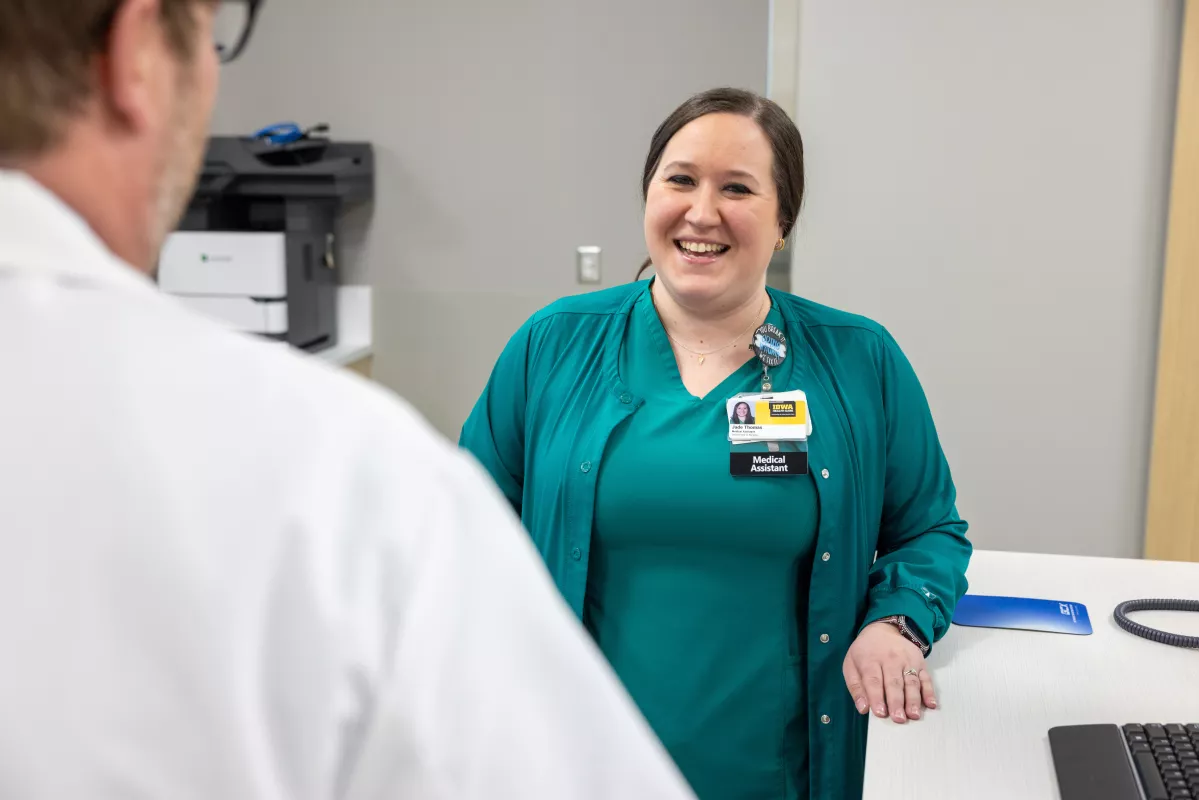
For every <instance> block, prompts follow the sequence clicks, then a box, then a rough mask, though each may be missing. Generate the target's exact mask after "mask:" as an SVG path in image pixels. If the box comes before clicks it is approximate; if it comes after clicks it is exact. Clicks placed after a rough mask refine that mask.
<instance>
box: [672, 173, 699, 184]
mask: <svg viewBox="0 0 1199 800" xmlns="http://www.w3.org/2000/svg"><path fill="white" fill-rule="evenodd" d="M666 182H667V183H675V184H678V185H679V186H694V185H695V181H693V180H691V177H690V176H688V175H671V176H670V177H669V178H667V179H666Z"/></svg>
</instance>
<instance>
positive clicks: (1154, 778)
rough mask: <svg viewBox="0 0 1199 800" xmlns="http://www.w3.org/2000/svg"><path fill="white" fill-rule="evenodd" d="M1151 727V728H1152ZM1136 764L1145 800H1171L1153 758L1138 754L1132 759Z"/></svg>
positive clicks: (1145, 754)
mask: <svg viewBox="0 0 1199 800" xmlns="http://www.w3.org/2000/svg"><path fill="white" fill-rule="evenodd" d="M1150 727H1151V726H1150ZM1132 761H1133V763H1134V764H1136V767H1137V773H1138V774H1140V776H1141V785H1142V786H1144V787H1145V800H1170V796H1169V795H1168V794H1166V784H1165V783H1164V782H1163V781H1162V775H1161V773H1160V772H1158V769H1157V764H1156V762H1154V760H1153V756H1151V755H1149V754H1148V753H1137V754H1136V755H1134V756H1133V757H1132Z"/></svg>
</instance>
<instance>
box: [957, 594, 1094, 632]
mask: <svg viewBox="0 0 1199 800" xmlns="http://www.w3.org/2000/svg"><path fill="white" fill-rule="evenodd" d="M953 623H954V624H955V625H964V626H966V627H971V628H1011V629H1015V630H1025V631H1046V632H1048V633H1069V634H1074V635H1077V636H1087V635H1089V634H1090V633H1091V632H1092V631H1091V618H1090V616H1089V615H1088V614H1087V607H1086V606H1084V605H1083V604H1082V603H1073V602H1067V601H1064V600H1042V599H1039V598H1034V597H998V596H995V595H983V594H967V595H965V596H964V597H962V599H961V600H959V601H958V604H957V608H956V609H955V610H954V612H953Z"/></svg>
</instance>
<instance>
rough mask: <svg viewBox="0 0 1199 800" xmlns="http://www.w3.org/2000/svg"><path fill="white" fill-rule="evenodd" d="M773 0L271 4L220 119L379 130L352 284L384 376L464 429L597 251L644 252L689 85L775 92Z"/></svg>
mask: <svg viewBox="0 0 1199 800" xmlns="http://www.w3.org/2000/svg"><path fill="white" fill-rule="evenodd" d="M768 18H769V2H768V0H737V1H736V2H728V0H606V1H605V2H601V3H597V2H594V0H591V1H590V2H583V0H516V1H515V2H504V3H495V2H478V1H476V2H466V3H462V2H443V1H440V0H423V1H422V2H416V1H415V0H408V1H407V2H400V1H399V0H397V1H395V2H382V1H381V0H341V2H337V3H330V2H327V0H288V1H287V2H286V3H282V2H275V3H268V4H266V7H265V11H264V13H263V16H262V19H261V21H260V26H259V28H258V29H257V31H256V32H255V35H254V39H253V41H252V43H251V46H250V48H249V50H248V51H247V52H246V54H245V56H244V57H243V58H242V59H241V60H240V61H238V62H236V63H234V64H232V65H229V66H228V67H226V68H225V72H224V73H223V76H222V77H223V85H222V94H221V98H220V101H219V104H218V109H217V114H216V120H215V125H214V128H215V132H217V133H221V134H245V133H250V132H252V131H253V130H255V129H256V128H258V127H261V126H263V125H266V124H269V123H272V122H277V121H282V120H295V121H296V122H299V123H300V124H301V125H305V124H313V123H316V122H328V123H329V124H330V125H331V126H332V135H333V136H335V137H338V138H345V139H365V140H370V141H372V142H373V143H374V144H375V146H376V149H377V158H378V178H377V185H378V196H377V199H376V202H375V204H374V207H373V209H372V210H371V211H369V212H363V213H362V214H360V215H358V216H356V217H352V218H351V220H350V223H351V225H350V227H351V235H350V236H349V237H348V239H347V245H348V247H347V252H346V253H345V254H344V256H343V262H344V263H345V269H346V274H345V275H343V280H344V281H345V282H347V283H368V284H371V285H372V286H373V287H374V293H375V317H376V322H375V341H376V355H375V375H376V377H377V378H378V379H379V380H380V381H381V382H382V383H384V384H386V385H388V386H391V387H392V388H394V389H395V390H397V391H398V392H400V393H401V394H402V395H404V396H405V397H407V398H408V399H409V400H410V401H412V402H413V403H414V404H415V405H416V406H417V407H418V409H419V410H420V411H421V412H423V413H424V414H425V416H427V417H428V418H429V419H430V420H431V421H432V422H433V423H434V424H435V425H436V426H437V427H438V428H440V429H441V430H442V431H443V432H445V433H446V434H447V435H450V436H453V437H456V436H457V431H458V428H459V427H460V426H461V424H462V422H463V420H464V419H465V416H466V414H467V413H468V411H469V409H470V406H471V404H472V403H473V402H474V399H475V397H476V396H477V395H478V392H479V391H480V389H481V388H482V386H483V383H484V382H485V380H486V378H487V375H488V372H489V371H490V368H491V365H492V363H493V361H494V359H495V357H496V355H497V354H498V353H499V350H500V348H501V347H502V346H503V344H504V342H505V341H506V340H507V338H508V337H509V336H510V335H511V334H512V332H513V331H514V330H515V329H516V327H517V326H518V325H519V324H520V323H521V322H522V321H523V320H524V319H525V318H526V317H527V316H528V315H529V314H531V313H532V312H533V311H535V310H536V309H538V308H539V307H541V306H543V305H545V304H546V303H548V302H551V301H553V300H554V299H556V298H558V297H560V296H562V295H566V294H573V293H577V292H580V291H586V290H589V289H593V288H597V287H595V286H583V285H580V284H579V283H578V282H577V281H576V271H575V249H576V248H577V247H578V246H580V245H598V246H600V247H602V248H603V256H602V285H604V286H610V285H615V284H619V283H624V282H627V281H629V280H631V279H632V277H633V275H634V273H635V272H636V269H637V267H638V265H639V264H640V262H641V261H642V259H643V258H644V254H645V246H644V242H643V238H642V234H641V198H640V195H639V189H638V184H639V179H640V171H641V167H642V163H643V161H644V158H645V150H646V148H647V146H648V144H649V139H650V136H651V135H652V133H653V131H654V129H655V127H656V126H657V125H658V123H659V122H661V120H662V119H663V118H664V117H665V116H666V114H668V113H669V112H670V110H671V109H672V108H673V107H674V106H675V105H677V104H678V103H679V102H681V101H682V100H683V99H685V98H686V97H687V96H688V95H690V94H691V93H693V92H696V91H699V90H701V89H705V88H709V87H712V86H716V85H731V86H739V87H744V88H749V89H754V90H756V91H765V89H766V70H767V41H768Z"/></svg>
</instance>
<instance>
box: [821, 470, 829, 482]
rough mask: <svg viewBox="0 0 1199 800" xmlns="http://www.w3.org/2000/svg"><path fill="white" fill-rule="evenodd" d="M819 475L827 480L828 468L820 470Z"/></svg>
mask: <svg viewBox="0 0 1199 800" xmlns="http://www.w3.org/2000/svg"><path fill="white" fill-rule="evenodd" d="M820 477H822V478H824V479H826V480H827V479H828V470H827V469H822V470H820Z"/></svg>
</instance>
